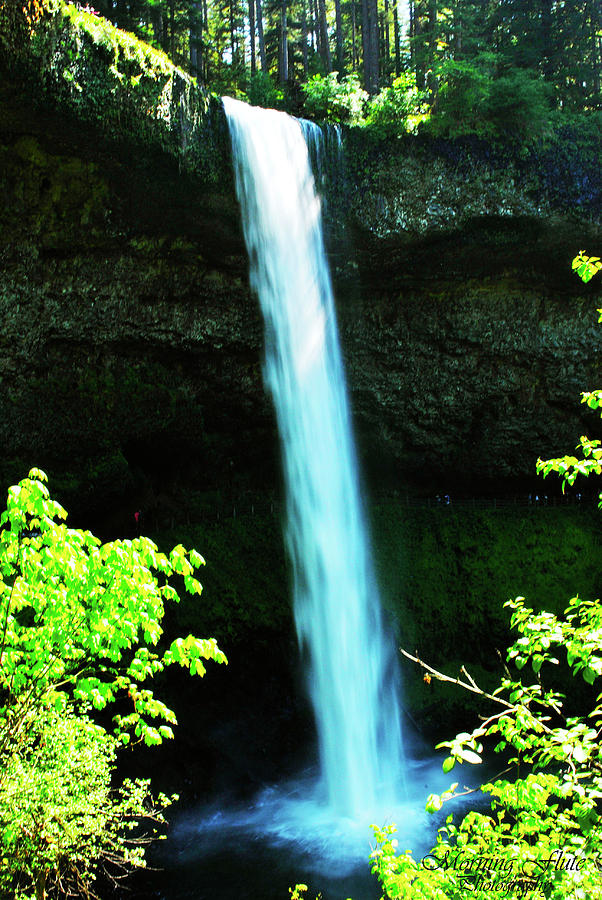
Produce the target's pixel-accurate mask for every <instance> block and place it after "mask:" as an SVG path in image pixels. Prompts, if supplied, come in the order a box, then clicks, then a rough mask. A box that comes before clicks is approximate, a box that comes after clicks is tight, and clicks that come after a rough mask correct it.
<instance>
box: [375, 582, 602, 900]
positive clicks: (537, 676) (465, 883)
mask: <svg viewBox="0 0 602 900" xmlns="http://www.w3.org/2000/svg"><path fill="white" fill-rule="evenodd" d="M506 605H507V606H508V607H509V608H510V609H511V610H512V616H511V624H512V627H513V628H514V629H516V631H517V632H518V637H517V639H516V640H515V642H514V644H513V645H512V646H511V647H510V648H509V651H508V657H507V658H508V662H509V664H512V665H513V666H514V668H515V670H524V671H525V672H527V671H528V670H530V671H531V676H530V677H528V678H524V679H522V680H521V679H520V677H519V676H518V675H515V674H512V673H511V671H510V670H509V669H506V672H505V674H504V676H503V677H502V680H501V683H500V685H499V687H498V689H497V690H496V691H495V692H494V694H493V695H486V694H484V693H482V695H483V697H484V698H488V699H490V700H491V701H492V702H494V703H496V704H497V706H498V707H501V709H499V711H497V712H493V713H490V714H489V715H487V717H486V718H485V719H484V721H483V722H482V723H481V724H480V725H479V726H478V727H477V728H475V729H474V730H473V731H472V732H471V733H467V732H464V733H462V734H459V735H457V737H456V738H455V739H454V740H452V741H446V742H443V743H441V744H439V745H438V746H439V747H441V748H445V749H447V750H448V754H449V755H448V756H447V758H446V760H445V762H444V763H443V767H444V770H445V771H450V770H451V768H453V766H454V765H455V764H456V763H462V762H469V763H479V762H480V753H481V745H482V742H483V741H485V740H488V739H490V738H492V737H495V738H496V739H497V744H496V747H495V750H496V752H499V753H503V754H504V756H505V757H508V756H509V757H510V758H509V760H508V765H509V766H510V767H512V768H513V774H514V776H515V777H514V778H513V779H512V780H506V779H503V778H502V777H501V776H499V777H498V778H497V779H495V780H494V781H493V782H491V783H488V784H485V785H483V787H482V788H481V790H482V791H483V792H484V793H485V794H486V795H488V796H489V798H490V799H491V810H490V811H488V812H487V813H481V812H475V811H472V812H469V813H468V814H467V815H466V816H465V817H464V818H463V819H462V821H461V822H460V824H459V825H456V824H455V823H454V819H453V816H452V815H450V816H448V817H447V819H446V822H445V825H444V826H443V827H442V828H440V829H439V835H438V839H437V844H436V845H435V847H434V848H433V849H432V850H431V852H430V854H429V855H428V856H427V857H425V859H424V860H423V861H422V863H421V864H419V863H417V862H416V861H415V860H414V859H413V858H412V856H411V854H409V853H405V854H402V855H401V856H396V855H395V842H394V839H392V837H391V835H392V834H393V833H394V828H393V827H389V828H385V829H375V835H376V839H377V848H376V850H375V851H374V853H373V857H372V858H373V871H374V872H376V874H377V875H378V877H379V880H380V882H381V884H382V886H383V889H384V891H385V893H386V896H387V897H390V898H395V897H406V896H409V895H410V894H411V896H412V897H422V898H429V900H439V898H453V900H456V898H461V897H464V896H466V894H467V893H468V892H469V891H470V893H471V896H473V895H474V896H475V897H477V898H483V900H484V898H486V897H487V896H489V893H490V892H491V891H492V890H494V891H499V890H502V884H503V883H506V884H508V883H509V882H512V884H513V889H514V890H515V891H517V890H519V889H520V890H523V891H524V890H527V889H528V890H537V891H542V892H543V893H544V895H545V896H546V897H548V898H553V900H560V898H575V900H577V898H585V897H597V896H599V893H600V889H599V882H600V867H599V866H600V863H599V854H600V852H602V821H601V819H600V816H599V814H598V806H599V802H600V799H601V798H602V745H601V743H600V737H599V732H598V728H599V722H600V719H601V718H602V695H598V697H597V698H596V700H595V702H594V703H593V708H592V709H591V712H589V713H588V714H587V715H581V714H579V713H578V712H577V711H576V710H574V709H570V708H567V704H566V700H565V697H564V696H563V695H562V694H560V693H558V692H557V691H555V690H554V689H553V688H550V687H549V686H547V685H546V683H545V681H544V675H543V672H544V668H545V669H546V670H547V669H548V668H549V667H550V666H553V667H554V668H555V667H557V666H559V664H560V659H561V657H562V656H563V655H564V652H566V662H567V665H568V668H569V669H570V671H571V673H572V674H573V676H577V675H578V676H580V677H581V678H583V680H584V681H585V682H586V683H587V684H594V682H595V681H596V680H597V679H598V678H599V677H600V676H601V675H602V638H601V635H602V606H601V605H600V603H599V602H586V601H583V600H580V599H579V598H577V597H575V598H573V599H572V600H571V601H570V603H569V606H568V608H567V610H566V613H565V616H564V618H559V617H556V616H554V615H552V614H551V613H547V612H543V613H539V614H538V613H535V612H534V611H533V610H532V609H529V608H528V607H527V606H526V605H525V602H524V598H522V597H519V598H517V599H516V600H515V601H509V602H508V603H507V604H506ZM506 771H508V770H506ZM511 771H512V769H511ZM502 774H505V773H502ZM457 787H458V785H457V783H456V784H453V785H451V787H450V789H449V791H447V792H445V793H444V794H442V795H440V796H438V795H431V796H430V797H429V799H428V801H427V807H426V808H427V810H428V811H429V812H431V813H436V812H438V811H439V810H440V809H441V807H442V806H443V805H444V804H445V803H446V802H448V801H449V800H451V799H452V798H453V797H455V796H456V795H457ZM521 884H522V888H521V887H520V885H521ZM525 885H527V887H525ZM507 892H508V893H509V894H510V895H512V890H511V889H509V890H508V891H507Z"/></svg>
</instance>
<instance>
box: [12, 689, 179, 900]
mask: <svg viewBox="0 0 602 900" xmlns="http://www.w3.org/2000/svg"><path fill="white" fill-rule="evenodd" d="M116 748H117V742H116V741H115V739H114V738H113V737H112V736H111V735H110V734H108V733H107V732H106V731H105V730H104V729H103V728H101V727H99V726H98V725H96V724H94V723H93V722H92V721H91V719H90V718H89V716H87V715H85V714H82V713H81V712H80V714H78V715H75V714H74V713H73V712H72V711H71V710H67V711H62V712H60V713H59V712H57V711H56V710H55V709H53V708H52V707H51V708H45V707H43V706H40V707H36V708H33V709H31V710H30V712H29V714H28V721H27V727H26V728H25V729H24V731H23V734H22V737H21V740H20V741H19V744H18V748H17V749H15V748H13V752H12V753H11V754H6V755H5V756H4V759H3V763H4V764H5V768H4V770H3V772H2V776H1V778H0V834H1V840H2V844H1V851H0V852H1V854H2V865H1V866H0V891H1V892H2V896H7V897H8V896H11V897H15V898H29V897H30V896H31V893H32V887H33V888H34V889H35V891H36V896H43V891H53V890H54V889H60V892H61V893H63V894H67V893H68V891H70V890H72V891H73V892H74V893H77V895H78V896H85V897H87V896H88V893H87V892H88V889H89V888H90V885H91V884H93V882H94V881H95V878H96V875H97V871H98V867H99V864H100V863H102V865H103V866H110V867H111V869H112V871H113V872H114V874H119V872H120V871H122V870H124V869H126V868H131V867H141V866H144V847H143V846H142V844H141V843H140V841H139V840H137V836H136V833H135V831H134V829H137V828H139V824H140V823H144V826H145V829H146V831H147V836H152V835H155V834H156V829H157V827H158V826H159V825H160V824H161V823H162V822H163V816H162V811H163V809H165V807H166V806H167V805H168V803H169V802H171V801H169V800H168V799H167V798H165V797H160V798H158V800H154V799H153V797H152V794H151V792H150V787H149V783H148V781H144V780H136V781H129V780H126V781H124V783H123V784H122V785H121V786H120V787H119V788H118V789H116V790H113V789H112V787H111V781H112V773H113V768H114V761H115V755H116Z"/></svg>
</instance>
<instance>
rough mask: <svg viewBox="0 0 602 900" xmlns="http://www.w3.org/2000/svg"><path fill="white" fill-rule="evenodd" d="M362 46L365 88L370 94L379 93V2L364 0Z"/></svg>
mask: <svg viewBox="0 0 602 900" xmlns="http://www.w3.org/2000/svg"><path fill="white" fill-rule="evenodd" d="M362 46H363V55H364V87H365V88H366V90H367V91H368V93H369V94H376V92H377V91H378V6H377V0H362Z"/></svg>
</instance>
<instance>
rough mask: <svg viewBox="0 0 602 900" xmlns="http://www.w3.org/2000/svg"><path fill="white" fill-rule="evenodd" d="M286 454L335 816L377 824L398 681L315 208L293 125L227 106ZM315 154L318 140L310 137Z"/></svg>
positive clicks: (302, 634)
mask: <svg viewBox="0 0 602 900" xmlns="http://www.w3.org/2000/svg"><path fill="white" fill-rule="evenodd" d="M224 107H225V110H226V114H227V117H228V123H229V127H230V134H231V137H232V148H233V156H234V168H235V173H236V188H237V194H238V198H239V201H240V205H241V209H242V217H243V228H244V235H245V241H246V244H247V250H248V253H249V258H250V261H251V284H252V287H253V289H254V290H255V291H256V293H257V295H258V297H259V301H260V305H261V309H262V312H263V317H264V321H265V330H266V352H265V367H264V379H265V383H266V385H267V387H268V389H269V391H270V392H271V395H272V398H273V401H274V406H275V409H276V415H277V420H278V428H279V433H280V439H281V446H282V459H283V468H284V473H285V484H286V518H287V525H286V530H287V541H288V548H289V553H290V557H291V560H292V564H293V574H294V613H295V622H296V627H297V633H298V637H299V642H300V645H301V647H302V650H303V651H304V652H305V654H306V656H307V668H308V681H309V689H310V694H311V699H312V703H313V708H314V713H315V717H316V724H317V733H318V742H319V754H320V776H321V779H322V782H323V788H324V795H325V799H326V802H327V803H328V805H329V806H330V807H331V808H332V809H333V810H335V811H336V812H337V813H339V814H340V815H345V816H349V817H350V818H352V819H355V818H358V817H361V816H366V815H368V817H369V816H370V815H372V814H374V812H375V811H376V810H377V809H378V808H379V806H381V807H382V803H383V802H386V801H387V800H389V802H390V799H391V797H393V796H396V795H398V794H399V791H400V786H401V773H402V771H403V767H402V759H403V754H402V744H401V733H400V726H399V714H398V710H399V703H398V700H397V697H396V691H395V668H394V665H393V659H392V657H393V654H392V646H391V642H390V640H387V638H386V637H385V633H384V629H383V626H382V622H381V613H380V604H379V599H378V596H377V591H376V587H375V582H374V577H373V574H372V566H371V559H370V551H369V544H368V538H367V533H366V526H365V524H364V517H363V513H362V506H361V501H360V492H359V484H358V472H357V463H356V454H355V448H354V443H353V437H352V431H351V422H350V416H349V403H348V400H347V392H346V386H345V375H344V371H343V364H342V360H341V351H340V346H339V339H338V333H337V324H336V317H335V310H334V302H333V295H332V288H331V284H330V273H329V269H328V262H327V260H326V254H325V251H324V242H323V237H322V224H321V214H320V199H319V197H318V195H317V193H316V189H315V185H314V177H313V174H312V169H311V165H310V160H309V154H308V148H307V144H306V140H305V137H304V133H303V128H302V127H301V125H300V123H299V121H298V120H297V119H294V118H292V117H291V116H288V115H286V114H285V113H281V112H276V111H275V110H264V109H258V108H255V107H250V106H247V105H246V104H244V103H241V102H239V101H236V100H231V99H229V98H225V99H224ZM314 140H315V137H314Z"/></svg>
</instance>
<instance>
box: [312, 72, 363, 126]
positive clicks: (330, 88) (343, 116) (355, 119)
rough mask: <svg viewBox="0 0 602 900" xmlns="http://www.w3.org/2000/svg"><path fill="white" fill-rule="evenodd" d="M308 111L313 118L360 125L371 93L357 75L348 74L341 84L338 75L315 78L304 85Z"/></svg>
mask: <svg viewBox="0 0 602 900" xmlns="http://www.w3.org/2000/svg"><path fill="white" fill-rule="evenodd" d="M302 89H303V93H304V95H305V102H304V107H305V112H306V113H307V115H308V116H309V117H310V118H312V119H330V121H332V122H341V123H342V122H344V123H346V124H349V125H357V124H359V123H360V122H361V121H362V119H363V115H364V106H365V104H366V101H367V99H368V94H367V93H366V92H365V91H364V90H363V89H362V87H361V85H360V82H359V79H358V77H357V75H346V76H345V77H344V78H341V80H340V81H339V77H338V72H331V73H330V74H329V75H326V76H324V75H313V76H312V77H311V78H310V79H309V81H307V82H306V83H305V84H303V85H302Z"/></svg>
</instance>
